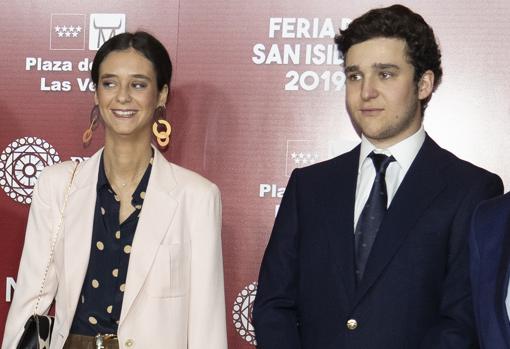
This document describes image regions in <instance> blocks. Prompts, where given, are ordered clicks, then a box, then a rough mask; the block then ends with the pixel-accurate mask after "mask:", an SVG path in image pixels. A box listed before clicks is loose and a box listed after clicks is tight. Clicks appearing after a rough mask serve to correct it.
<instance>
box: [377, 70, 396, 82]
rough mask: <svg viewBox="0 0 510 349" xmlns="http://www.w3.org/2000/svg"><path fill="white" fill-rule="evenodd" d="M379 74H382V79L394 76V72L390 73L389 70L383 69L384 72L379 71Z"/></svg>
mask: <svg viewBox="0 0 510 349" xmlns="http://www.w3.org/2000/svg"><path fill="white" fill-rule="evenodd" d="M379 76H380V77H381V78H382V79H384V80H386V79H389V78H391V77H392V76H393V73H390V72H387V71H383V72H380V73H379Z"/></svg>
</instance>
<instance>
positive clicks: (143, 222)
mask: <svg viewBox="0 0 510 349" xmlns="http://www.w3.org/2000/svg"><path fill="white" fill-rule="evenodd" d="M154 154H155V155H154V163H153V167H152V173H151V176H150V179H149V183H148V185H147V191H146V195H145V199H144V202H143V207H142V211H141V213H140V219H139V221H138V226H137V228H136V232H135V237H134V240H133V249H132V251H131V256H130V258H129V266H128V273H127V277H126V290H125V294H124V300H123V303H122V312H121V316H120V323H121V324H122V322H123V321H124V320H125V318H126V316H127V314H128V312H129V310H130V308H131V306H132V305H133V302H134V300H135V298H136V296H137V295H138V294H139V292H140V290H141V288H142V286H143V284H144V282H145V280H146V278H147V275H148V274H149V270H150V268H151V266H152V262H153V260H154V258H155V256H156V253H157V251H158V248H159V246H160V245H161V242H162V240H163V238H164V237H165V234H166V232H167V231H168V227H169V226H170V223H171V222H172V219H173V216H174V214H175V211H176V209H177V206H178V203H177V200H175V199H174V198H173V197H172V196H171V191H172V189H173V188H174V187H175V186H176V181H175V177H174V174H173V172H172V169H171V167H170V166H169V164H168V162H167V161H166V160H165V158H164V157H163V155H162V154H161V153H160V152H159V151H157V150H156V149H155V150H154Z"/></svg>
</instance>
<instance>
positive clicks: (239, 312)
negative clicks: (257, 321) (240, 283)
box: [232, 282, 257, 345]
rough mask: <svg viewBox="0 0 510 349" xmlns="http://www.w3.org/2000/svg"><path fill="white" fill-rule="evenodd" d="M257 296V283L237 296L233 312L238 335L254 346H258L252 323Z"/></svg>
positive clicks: (247, 287) (250, 285)
mask: <svg viewBox="0 0 510 349" xmlns="http://www.w3.org/2000/svg"><path fill="white" fill-rule="evenodd" d="M256 295H257V283H256V282H253V283H251V284H249V285H248V286H246V287H245V288H244V289H243V290H242V291H241V292H240V293H239V294H238V295H237V297H236V300H235V302H234V308H233V310H232V319H233V320H234V327H235V328H236V331H237V333H239V335H240V336H241V337H243V338H244V340H246V341H247V342H248V343H250V344H252V345H257V341H256V340H255V329H254V328H253V325H252V323H251V322H252V321H251V312H252V310H253V301H254V300H255V296H256Z"/></svg>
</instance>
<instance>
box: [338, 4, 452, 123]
mask: <svg viewBox="0 0 510 349" xmlns="http://www.w3.org/2000/svg"><path fill="white" fill-rule="evenodd" d="M381 37H383V38H396V39H402V40H404V41H405V42H406V49H407V57H408V60H409V63H410V64H412V65H413V66H414V81H415V83H416V84H418V81H420V78H421V77H422V75H423V73H425V71H427V70H431V71H432V72H433V73H434V87H433V91H435V90H436V89H437V87H438V86H439V84H440V83H441V78H442V76H443V69H442V68H441V51H440V49H439V46H438V44H437V42H436V38H435V36H434V31H433V30H432V28H431V27H430V26H429V25H428V24H427V22H425V20H424V19H423V17H422V16H420V15H419V14H417V13H414V12H413V11H411V10H410V9H409V8H407V7H405V6H402V5H393V6H390V7H385V8H378V9H373V10H370V11H368V12H367V13H365V14H364V15H362V16H361V17H358V18H356V19H355V20H353V21H352V22H351V24H350V25H349V26H348V27H347V29H345V30H340V34H339V35H336V37H335V43H336V44H337V45H338V49H339V50H340V52H341V53H342V55H343V57H344V59H345V57H346V55H347V51H349V49H350V48H351V47H352V46H353V45H356V44H359V43H361V42H364V41H367V40H370V39H374V38H381ZM431 97H432V94H431V95H430V96H429V97H427V98H426V99H424V100H422V101H421V111H422V115H423V112H424V111H425V108H427V104H428V102H429V101H430V98H431Z"/></svg>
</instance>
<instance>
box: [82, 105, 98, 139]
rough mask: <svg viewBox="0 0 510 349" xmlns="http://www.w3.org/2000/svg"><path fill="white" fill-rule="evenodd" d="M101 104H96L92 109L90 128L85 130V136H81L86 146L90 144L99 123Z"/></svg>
mask: <svg viewBox="0 0 510 349" xmlns="http://www.w3.org/2000/svg"><path fill="white" fill-rule="evenodd" d="M99 115H100V112H99V106H98V105H97V104H96V105H95V106H94V107H93V108H92V110H91V111H90V125H89V128H87V129H86V130H85V132H83V136H82V137H81V140H82V142H83V145H84V146H87V145H89V144H90V141H91V140H92V133H93V132H94V130H95V129H96V128H97V123H98V120H99Z"/></svg>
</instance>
